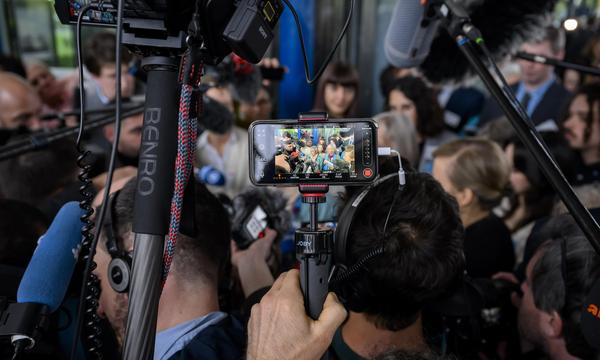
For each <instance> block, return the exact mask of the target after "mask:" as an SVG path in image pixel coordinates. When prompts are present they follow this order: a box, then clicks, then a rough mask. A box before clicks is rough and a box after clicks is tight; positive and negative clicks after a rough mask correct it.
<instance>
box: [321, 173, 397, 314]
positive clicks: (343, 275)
mask: <svg viewBox="0 0 600 360" xmlns="http://www.w3.org/2000/svg"><path fill="white" fill-rule="evenodd" d="M399 164H400V170H399V171H398V173H392V174H388V175H386V176H384V177H382V178H379V179H377V180H376V181H375V182H373V183H372V184H370V185H369V186H367V187H366V188H365V189H364V190H363V191H361V192H360V193H358V194H355V195H354V196H353V197H352V198H351V199H350V200H349V201H348V202H347V203H346V206H344V209H343V210H342V212H341V214H340V217H339V221H338V224H337V227H336V230H335V234H334V249H333V251H334V263H335V265H334V267H333V269H332V271H331V274H330V276H329V279H330V282H329V283H330V285H331V287H332V288H333V289H334V291H335V292H336V293H337V294H338V295H339V297H340V299H341V301H342V302H344V303H348V302H349V300H348V299H349V298H350V297H349V295H350V294H351V293H359V292H360V289H358V288H357V285H356V283H354V282H352V281H348V280H349V279H350V278H351V277H352V276H354V275H355V274H357V273H358V272H360V271H361V270H362V269H363V268H364V266H365V265H366V263H367V262H368V261H370V260H371V259H373V258H375V257H378V256H381V255H383V254H384V252H385V243H384V242H383V240H382V242H381V243H380V244H378V245H375V246H374V247H373V248H372V249H371V250H369V251H368V252H367V253H366V254H365V255H363V256H362V257H361V258H360V259H358V260H357V261H356V262H355V263H354V264H348V260H349V259H348V258H349V256H348V235H349V232H350V229H352V225H353V223H354V218H355V215H356V213H357V212H358V211H359V210H360V209H361V204H363V200H364V199H365V198H366V197H367V195H368V194H369V192H370V191H372V190H373V189H374V188H376V187H377V186H379V185H381V184H383V183H384V182H386V181H388V180H389V179H393V178H398V182H399V186H398V191H396V192H395V193H394V197H393V199H392V203H391V204H390V208H389V210H388V213H387V216H386V219H385V224H384V226H383V235H382V239H385V233H386V231H387V225H388V221H389V219H390V215H391V213H392V209H393V208H394V204H395V203H396V199H397V198H398V194H400V193H401V192H402V190H403V188H404V184H405V183H406V179H405V173H404V169H403V168H402V163H401V162H400V163H399ZM353 298H357V297H356V296H353ZM364 306H366V304H358V303H357V304H354V303H353V307H354V308H356V309H361V308H364Z"/></svg>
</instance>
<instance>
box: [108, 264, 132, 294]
mask: <svg viewBox="0 0 600 360" xmlns="http://www.w3.org/2000/svg"><path fill="white" fill-rule="evenodd" d="M130 277H131V260H130V258H129V257H128V256H125V257H120V256H119V257H116V258H114V259H112V260H111V261H110V263H109V264H108V282H109V283H110V286H111V287H112V288H113V290H114V291H116V292H118V293H125V292H127V291H128V290H129V279H130Z"/></svg>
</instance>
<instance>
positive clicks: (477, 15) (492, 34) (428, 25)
mask: <svg viewBox="0 0 600 360" xmlns="http://www.w3.org/2000/svg"><path fill="white" fill-rule="evenodd" d="M445 1H454V2H455V3H457V4H458V5H460V6H462V7H464V8H465V9H466V10H467V12H468V14H469V17H470V18H471V22H472V23H473V25H474V26H475V27H477V28H478V29H479V30H480V31H481V33H482V35H483V39H484V40H485V44H486V46H487V48H488V49H489V50H490V52H491V54H492V56H493V57H494V58H495V60H499V59H502V58H504V57H505V56H507V55H508V54H510V53H513V52H514V50H515V49H516V48H517V47H519V46H520V45H521V44H522V43H523V42H524V41H526V40H529V39H531V38H534V37H535V35H536V31H537V30H538V29H540V28H542V27H543V26H546V25H547V24H548V23H549V20H550V16H549V15H550V14H551V12H552V10H553V9H554V5H555V4H556V3H557V0H527V1H522V0H505V1H495V0H445ZM442 2H443V1H442V0H429V1H426V2H423V1H421V0H399V1H398V3H397V4H396V8H395V9H394V14H393V17H392V21H391V22H390V26H389V28H388V35H387V36H386V43H385V48H386V55H387V57H388V61H389V62H390V63H392V64H402V63H406V64H407V65H405V66H417V65H419V62H420V61H421V60H422V61H423V62H422V63H420V69H421V71H422V72H423V74H424V75H425V77H426V78H427V79H429V81H431V82H434V83H441V82H446V81H448V82H450V81H460V80H462V79H463V78H465V77H466V76H471V75H472V74H474V73H473V70H472V69H471V67H470V65H469V63H468V61H467V60H466V59H465V57H464V55H463V54H462V53H461V52H460V50H459V49H458V46H457V45H456V43H455V41H454V40H453V39H452V37H451V36H450V35H448V34H447V32H446V31H441V30H442V29H440V28H439V27H438V26H437V25H438V23H437V22H436V21H430V19H431V14H429V13H428V12H426V11H425V9H426V7H429V6H433V5H434V4H440V3H442ZM421 3H423V5H421ZM423 22H424V23H423ZM407 24H410V25H411V26H412V27H407V26H408V25H407ZM402 32H405V33H406V34H407V35H404V36H403V35H401V34H400V33H402ZM431 32H435V33H436V35H435V37H433V40H431V39H430V38H429V36H431ZM419 37H420V38H421V39H422V41H423V43H422V44H420V45H419V44H418V42H417V41H416V40H415V39H417V38H419ZM431 41H433V42H432V43H431ZM415 49H416V50H415ZM392 50H396V54H395V56H392V55H394V52H393V51H392ZM412 50H415V53H414V55H412V54H411V53H410V51H412ZM426 50H429V54H428V55H427V54H426ZM424 52H425V53H424ZM406 59H412V61H409V60H406ZM398 66H401V65H398Z"/></svg>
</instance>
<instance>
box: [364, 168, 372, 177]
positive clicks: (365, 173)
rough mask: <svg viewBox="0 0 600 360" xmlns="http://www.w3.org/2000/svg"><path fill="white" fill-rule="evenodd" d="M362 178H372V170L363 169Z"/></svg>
mask: <svg viewBox="0 0 600 360" xmlns="http://www.w3.org/2000/svg"><path fill="white" fill-rule="evenodd" d="M363 176H364V177H366V178H370V177H371V176H373V170H371V169H370V168H366V169H364V170H363Z"/></svg>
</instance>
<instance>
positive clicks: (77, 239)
mask: <svg viewBox="0 0 600 360" xmlns="http://www.w3.org/2000/svg"><path fill="white" fill-rule="evenodd" d="M82 215H83V210H82V209H81V208H80V207H79V204H78V203H77V202H74V201H71V202H68V203H66V204H65V205H63V207H62V208H61V209H60V210H59V212H58V214H57V215H56V217H55V218H54V221H52V224H51V225H50V228H49V229H48V231H47V232H46V234H44V235H43V236H42V237H41V238H40V240H39V242H38V246H37V248H36V249H35V252H34V253H33V257H32V258H31V261H30V262H29V265H27V270H25V274H24V275H23V279H22V280H21V284H20V285H19V290H18V292H17V302H20V303H22V302H33V303H38V304H45V305H47V306H48V307H49V309H50V311H51V312H54V311H56V309H58V307H59V306H60V304H61V303H62V301H63V298H64V297H65V294H66V292H67V288H68V287H69V282H70V280H71V275H72V274H73V270H74V269H75V264H76V262H77V257H78V255H79V247H80V245H81V228H82V227H83V223H82V222H81V220H80V217H81V216H82Z"/></svg>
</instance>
